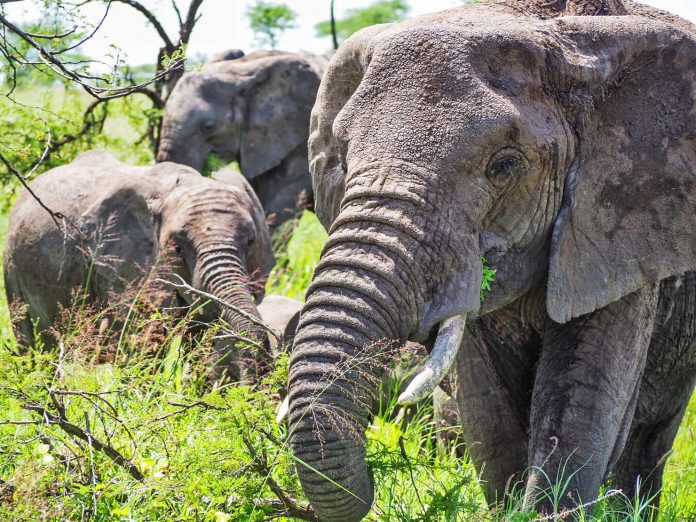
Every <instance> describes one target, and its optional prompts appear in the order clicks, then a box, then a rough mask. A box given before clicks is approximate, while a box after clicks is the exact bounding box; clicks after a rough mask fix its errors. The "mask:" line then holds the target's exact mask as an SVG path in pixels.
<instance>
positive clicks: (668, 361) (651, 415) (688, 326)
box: [612, 272, 696, 507]
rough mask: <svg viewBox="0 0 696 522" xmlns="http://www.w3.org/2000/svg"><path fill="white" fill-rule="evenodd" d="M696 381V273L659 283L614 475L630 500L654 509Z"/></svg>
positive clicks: (613, 480) (657, 502) (615, 480)
mask: <svg viewBox="0 0 696 522" xmlns="http://www.w3.org/2000/svg"><path fill="white" fill-rule="evenodd" d="M695 382H696V272H689V273H687V274H686V275H684V276H681V277H672V278H669V279H666V280H664V281H663V282H662V284H661V287H660V299H659V301H658V307H657V315H656V317H655V326H654V330H653V335H652V340H651V341H650V348H649V349H648V356H647V362H646V365H645V371H644V372H643V379H642V381H641V386H640V392H639V394H638V404H637V408H636V413H635V417H634V419H633V423H632V425H631V430H630V434H629V436H628V440H627V441H626V446H625V448H624V451H623V453H622V454H621V458H620V459H619V461H618V463H617V465H616V468H615V469H614V471H613V473H612V475H613V476H612V482H613V484H614V485H615V486H616V487H617V488H619V489H621V490H622V491H623V492H624V494H626V495H627V496H628V497H629V498H633V497H634V496H635V494H636V484H637V481H638V480H640V491H639V493H640V496H641V498H642V499H644V500H645V499H651V498H652V504H653V505H654V506H655V507H657V506H658V505H659V500H660V494H659V493H660V489H661V487H662V474H663V471H664V466H665V462H666V460H667V456H668V455H669V451H670V449H671V448H672V444H673V442H674V438H675V437H676V435H677V431H678V430H679V424H680V423H681V420H682V417H683V416H684V412H685V411H686V408H687V406H688V404H689V399H690V398H691V394H692V393H693V390H694V384H695Z"/></svg>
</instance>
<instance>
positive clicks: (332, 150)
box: [308, 24, 389, 230]
mask: <svg viewBox="0 0 696 522" xmlns="http://www.w3.org/2000/svg"><path fill="white" fill-rule="evenodd" d="M387 27H389V24H382V25H373V26H371V27H368V28H366V29H363V30H361V31H358V32H357V33H355V34H354V35H353V36H351V37H350V38H349V39H348V40H346V41H345V42H343V43H342V44H341V47H340V48H339V49H338V51H336V54H334V55H333V57H332V58H331V60H330V61H329V64H328V66H327V68H326V73H325V74H324V78H323V79H322V81H321V85H320V86H319V93H318V94H317V100H316V103H315V104H314V108H313V109H312V117H311V120H310V128H309V142H308V148H309V171H310V172H311V174H312V185H313V189H314V210H315V212H316V213H317V217H318V218H319V221H321V224H322V225H323V226H324V228H325V229H326V230H329V228H330V227H331V223H333V221H334V220H335V219H336V217H337V216H338V213H339V211H340V209H341V201H342V200H343V195H344V194H345V191H346V186H345V181H346V180H345V178H346V171H345V166H344V165H343V162H342V157H341V150H340V146H339V144H338V143H337V141H336V139H335V137H334V134H333V123H334V120H335V119H336V117H337V116H338V114H339V113H340V112H341V109H343V106H344V105H345V104H346V103H347V102H348V100H349V99H350V97H351V96H352V95H353V93H355V91H356V90H357V89H358V86H359V85H360V82H361V81H362V77H363V73H364V71H365V70H366V69H367V66H368V64H369V61H370V57H371V48H370V41H371V40H372V38H373V37H374V36H375V35H377V34H378V33H380V32H382V31H384V30H385V29H386V28H387Z"/></svg>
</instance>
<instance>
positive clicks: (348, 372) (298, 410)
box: [289, 187, 428, 521]
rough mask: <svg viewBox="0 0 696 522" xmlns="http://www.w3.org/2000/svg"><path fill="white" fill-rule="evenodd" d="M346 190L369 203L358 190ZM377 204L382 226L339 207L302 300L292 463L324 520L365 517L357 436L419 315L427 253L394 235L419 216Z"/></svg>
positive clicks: (367, 483)
mask: <svg viewBox="0 0 696 522" xmlns="http://www.w3.org/2000/svg"><path fill="white" fill-rule="evenodd" d="M349 192H350V191H349ZM353 192H355V193H357V192H360V195H359V196H356V198H363V197H365V195H369V194H367V193H366V189H365V188H364V187H362V188H360V187H358V189H356V190H355V191H353ZM368 192H369V191H368ZM381 197H382V201H380V205H381V207H382V209H383V212H382V213H381V216H382V218H384V219H382V222H378V221H379V220H377V219H375V217H374V215H373V214H371V213H370V212H364V210H362V208H361V205H360V204H358V203H359V202H357V203H356V205H355V208H354V210H353V209H352V208H351V204H350V203H348V204H344V210H343V212H342V213H341V216H340V217H339V218H338V220H337V221H336V223H335V224H334V227H333V230H332V233H331V236H330V239H329V241H328V243H327V245H326V247H325V252H324V253H323V255H322V260H321V262H320V264H319V266H318V267H317V270H316V275H315V278H314V280H313V282H312V285H311V287H310V290H309V292H308V294H307V301H306V304H305V307H304V309H303V312H302V317H301V320H300V325H299V328H298V332H297V335H296V337H295V344H294V348H293V354H292V358H291V363H290V379H289V397H290V412H289V422H290V443H291V446H292V450H293V452H294V454H295V456H296V457H297V458H298V459H299V460H300V461H302V462H304V463H305V464H304V465H303V464H301V463H298V464H297V465H296V467H297V472H298V475H299V477H300V482H301V483H302V487H303V490H304V492H305V494H306V495H307V497H308V498H309V500H310V502H311V503H312V505H313V506H314V508H315V509H316V511H317V513H318V514H319V516H320V517H321V519H322V520H327V521H352V520H360V519H362V518H363V517H364V516H365V514H366V513H367V512H368V511H369V510H370V507H371V505H372V501H373V494H374V492H373V484H372V479H371V474H370V471H369V469H368V466H367V464H366V462H365V429H366V428H367V426H368V424H369V422H370V418H369V417H370V411H371V409H372V404H373V401H374V400H375V399H376V398H377V391H378V389H379V382H380V379H381V376H382V374H383V372H384V366H385V362H386V359H387V358H388V357H389V355H390V350H391V349H397V348H398V346H399V345H400V343H402V342H403V341H405V340H406V338H407V337H408V336H409V334H410V333H411V332H412V331H413V329H414V326H415V325H416V323H417V321H418V320H419V318H420V317H421V316H422V311H423V304H424V303H423V296H424V295H425V285H424V280H425V278H424V277H422V275H421V273H420V270H421V269H420V268H419V267H422V266H424V265H423V261H424V257H423V256H426V257H428V254H427V252H426V250H425V249H424V248H423V247H422V246H419V245H418V244H417V242H416V241H415V239H414V238H413V236H412V235H411V234H404V233H402V232H401V233H400V232H399V229H400V228H402V229H405V228H411V229H413V230H415V229H416V227H417V226H419V225H420V226H422V222H421V223H420V224H419V223H418V222H417V220H418V219H419V218H418V217H417V216H419V215H422V213H420V212H419V211H418V210H419V209H417V208H414V207H413V206H412V205H408V204H407V203H405V202H404V201H400V200H399V198H392V199H389V198H387V200H385V198H384V193H382V194H381ZM349 199H350V194H348V195H347V197H346V200H345V201H344V203H345V202H347V201H348V200H349ZM365 206H367V207H368V208H369V206H368V205H365ZM387 221H389V222H391V224H388V223H387Z"/></svg>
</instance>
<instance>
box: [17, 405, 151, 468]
mask: <svg viewBox="0 0 696 522" xmlns="http://www.w3.org/2000/svg"><path fill="white" fill-rule="evenodd" d="M23 407H24V409H26V410H29V411H35V412H37V413H39V414H40V415H41V417H42V418H43V419H45V420H46V422H47V423H48V424H55V425H56V426H58V427H60V428H61V429H62V430H63V431H64V432H65V433H67V434H68V435H72V436H73V437H77V438H78V439H80V440H82V441H84V442H87V443H88V444H89V445H91V446H92V447H93V448H94V449H96V450H97V451H100V452H102V453H103V454H104V455H106V456H107V457H109V458H110V459H111V460H112V461H113V462H114V463H115V464H117V465H118V466H120V467H122V468H123V469H125V470H126V471H127V472H128V473H129V474H130V476H131V477H133V478H134V479H135V480H138V481H142V480H143V479H144V478H145V477H144V475H143V474H142V473H141V472H140V470H139V469H138V468H137V466H135V464H133V463H132V462H131V461H130V460H128V459H127V458H126V457H124V456H123V455H121V454H120V453H119V452H118V451H116V450H115V449H114V448H112V447H111V446H109V445H108V444H105V443H103V442H100V441H99V440H97V439H95V438H94V436H93V435H92V434H91V433H89V432H87V431H85V430H83V429H82V428H80V427H79V426H77V425H76V424H73V423H72V422H70V421H68V420H67V419H66V418H65V417H63V416H62V415H60V416H58V415H54V414H52V413H51V412H49V411H48V410H46V408H44V407H43V406H39V405H38V404H25V405H24V406H23Z"/></svg>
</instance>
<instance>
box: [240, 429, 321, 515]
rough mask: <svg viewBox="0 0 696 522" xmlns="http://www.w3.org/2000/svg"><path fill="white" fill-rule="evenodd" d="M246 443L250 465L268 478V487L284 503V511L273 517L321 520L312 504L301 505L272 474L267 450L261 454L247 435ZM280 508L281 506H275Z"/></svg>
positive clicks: (243, 439)
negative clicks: (250, 458) (250, 460)
mask: <svg viewBox="0 0 696 522" xmlns="http://www.w3.org/2000/svg"><path fill="white" fill-rule="evenodd" d="M242 441H243V442H244V445H245V446H246V447H247V449H248V450H249V454H250V455H251V456H252V459H253V460H252V462H251V465H250V467H251V468H252V469H253V470H254V471H256V472H257V473H258V474H259V475H261V476H263V477H264V478H265V480H266V484H267V485H268V488H269V489H270V490H271V491H272V492H273V494H274V495H275V496H276V497H278V499H279V500H280V503H281V504H282V505H283V510H282V512H279V513H276V514H274V515H273V516H272V518H278V517H281V516H291V517H294V518H299V519H300V520H309V521H312V522H319V517H318V516H317V515H316V513H315V512H314V510H313V509H312V508H311V507H310V506H306V507H305V506H301V505H300V504H299V503H298V502H297V500H295V499H293V498H292V497H290V496H288V495H287V493H285V491H283V488H281V487H280V486H279V485H278V483H277V482H276V481H275V480H274V479H273V477H272V476H271V470H270V468H269V467H268V456H267V455H266V450H262V451H261V455H259V454H258V453H257V451H256V449H255V448H254V446H253V444H252V443H251V441H250V440H249V439H248V438H247V437H246V436H243V437H242ZM271 507H275V508H276V509H278V508H279V507H280V506H273V505H271Z"/></svg>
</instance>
